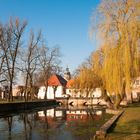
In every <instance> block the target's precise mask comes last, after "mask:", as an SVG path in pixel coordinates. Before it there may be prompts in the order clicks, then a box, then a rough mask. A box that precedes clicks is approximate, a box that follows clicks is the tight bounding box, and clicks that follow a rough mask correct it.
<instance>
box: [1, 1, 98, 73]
mask: <svg viewBox="0 0 140 140" xmlns="http://www.w3.org/2000/svg"><path fill="white" fill-rule="evenodd" d="M99 2H100V0H1V1H0V11H1V12H0V21H1V22H6V21H8V20H9V18H10V17H19V18H20V19H21V20H23V19H26V20H27V21H28V28H27V30H26V32H28V31H29V29H30V28H31V29H33V30H35V31H37V30H39V29H41V30H42V32H43V35H44V38H45V39H46V41H47V45H48V46H50V47H53V46H55V45H59V46H60V49H61V54H62V58H61V59H62V66H63V67H64V68H65V67H67V65H68V66H69V68H70V70H71V71H73V70H74V69H76V68H77V67H78V65H80V64H81V63H82V62H83V61H84V60H85V59H86V58H87V57H88V56H89V55H90V53H91V52H92V51H93V50H94V49H95V48H96V44H97V43H96V40H94V41H90V39H89V36H88V30H89V25H90V16H91V14H92V11H93V10H94V9H95V8H96V7H97V5H98V4H99Z"/></svg>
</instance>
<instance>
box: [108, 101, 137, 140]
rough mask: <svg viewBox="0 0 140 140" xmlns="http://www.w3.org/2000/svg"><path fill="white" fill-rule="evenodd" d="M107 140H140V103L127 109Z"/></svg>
mask: <svg viewBox="0 0 140 140" xmlns="http://www.w3.org/2000/svg"><path fill="white" fill-rule="evenodd" d="M106 140H140V103H139V104H138V103H137V104H134V105H131V106H129V107H128V108H126V109H125V112H124V113H123V115H122V116H121V117H120V118H119V120H118V121H117V123H116V126H115V127H114V129H113V130H112V131H111V132H110V133H108V135H107V137H106Z"/></svg>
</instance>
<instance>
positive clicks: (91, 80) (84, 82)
mask: <svg viewBox="0 0 140 140" xmlns="http://www.w3.org/2000/svg"><path fill="white" fill-rule="evenodd" d="M91 58H92V55H91V56H90V57H89V59H87V61H86V62H84V63H83V64H82V65H81V66H80V67H79V72H78V74H77V75H76V77H75V80H74V83H73V85H72V86H73V88H75V89H78V90H80V91H81V94H85V96H86V97H88V96H89V95H90V93H92V92H93V91H94V90H95V89H96V88H97V87H101V86H102V80H101V78H100V76H99V75H98V73H97V72H96V71H95V69H93V66H92V65H93V64H92V62H91V60H92V59H91Z"/></svg>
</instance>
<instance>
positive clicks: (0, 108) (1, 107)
mask: <svg viewBox="0 0 140 140" xmlns="http://www.w3.org/2000/svg"><path fill="white" fill-rule="evenodd" d="M56 104H57V102H56V100H36V101H28V102H25V101H22V102H18V101H17V102H1V103H0V112H8V111H19V110H28V109H35V108H38V107H48V106H51V105H56Z"/></svg>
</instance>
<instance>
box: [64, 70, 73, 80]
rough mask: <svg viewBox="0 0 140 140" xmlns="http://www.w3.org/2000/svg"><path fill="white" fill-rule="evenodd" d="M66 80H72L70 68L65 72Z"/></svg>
mask: <svg viewBox="0 0 140 140" xmlns="http://www.w3.org/2000/svg"><path fill="white" fill-rule="evenodd" d="M64 79H65V80H67V81H68V80H70V79H71V74H70V71H69V68H68V67H67V68H66V71H65V72H64Z"/></svg>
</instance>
